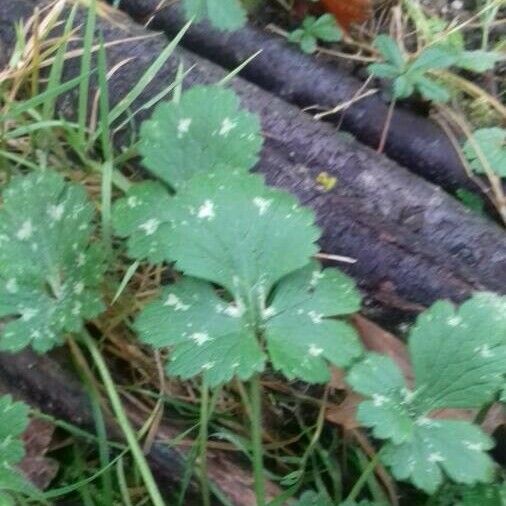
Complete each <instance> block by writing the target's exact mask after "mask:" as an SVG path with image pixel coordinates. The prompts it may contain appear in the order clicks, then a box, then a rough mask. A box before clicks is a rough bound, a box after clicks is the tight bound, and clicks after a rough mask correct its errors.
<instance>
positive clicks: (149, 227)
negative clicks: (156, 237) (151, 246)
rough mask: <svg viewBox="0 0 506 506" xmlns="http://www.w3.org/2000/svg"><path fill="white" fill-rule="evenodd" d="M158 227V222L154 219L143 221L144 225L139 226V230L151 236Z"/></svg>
mask: <svg viewBox="0 0 506 506" xmlns="http://www.w3.org/2000/svg"><path fill="white" fill-rule="evenodd" d="M159 226H160V221H159V220H157V219H156V218H151V219H150V220H148V221H145V222H144V223H142V224H141V225H139V228H141V229H142V230H144V232H145V233H146V235H153V234H154V233H155V232H156V231H157V230H158V227H159Z"/></svg>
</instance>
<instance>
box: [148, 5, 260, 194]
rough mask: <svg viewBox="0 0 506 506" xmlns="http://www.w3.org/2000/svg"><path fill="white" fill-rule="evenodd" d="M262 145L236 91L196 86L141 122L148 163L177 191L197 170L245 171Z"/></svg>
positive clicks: (252, 117)
mask: <svg viewBox="0 0 506 506" xmlns="http://www.w3.org/2000/svg"><path fill="white" fill-rule="evenodd" d="M219 1H220V2H221V1H222V0H219ZM261 147H262V137H261V134H260V122H259V120H258V118H257V116H255V115H254V114H251V113H249V112H247V111H244V110H241V109H240V103H239V98H238V97H237V95H236V94H235V93H234V92H233V91H232V90H229V89H226V88H220V87H217V86H195V87H193V88H191V89H190V90H189V91H186V92H184V93H183V94H182V96H181V99H180V101H179V102H177V103H176V102H164V103H161V104H159V105H158V106H157V108H156V109H155V112H154V113H153V115H152V117H151V119H149V120H147V121H145V122H144V123H143V124H142V127H141V134H140V146H139V150H140V153H141V155H142V156H143V163H144V165H145V167H146V168H147V169H148V170H149V171H151V172H152V173H153V174H154V175H156V176H157V177H158V178H160V179H161V180H162V181H164V182H165V183H167V184H168V185H170V186H171V187H172V188H174V189H178V188H179V187H180V186H181V185H182V184H183V183H184V182H185V181H187V180H188V179H190V177H191V176H192V175H193V174H195V173H197V172H208V171H213V170H215V169H218V168H222V167H226V168H228V169H229V170H230V171H232V170H234V169H239V170H242V171H244V172H247V171H248V170H249V169H250V168H252V167H253V166H254V165H255V163H256V162H257V160H258V153H259V151H260V149H261Z"/></svg>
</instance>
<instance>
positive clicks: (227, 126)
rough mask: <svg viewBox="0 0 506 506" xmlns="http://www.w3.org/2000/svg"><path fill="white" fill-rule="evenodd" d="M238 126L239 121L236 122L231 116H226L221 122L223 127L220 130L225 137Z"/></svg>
mask: <svg viewBox="0 0 506 506" xmlns="http://www.w3.org/2000/svg"><path fill="white" fill-rule="evenodd" d="M236 126H237V123H234V122H233V121H232V120H231V119H230V118H228V117H227V118H225V119H224V120H223V121H222V123H221V128H220V131H219V135H221V136H223V137H227V136H228V134H229V133H230V132H231V131H232V130H233V129H234V128H235V127H236Z"/></svg>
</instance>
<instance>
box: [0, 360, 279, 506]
mask: <svg viewBox="0 0 506 506" xmlns="http://www.w3.org/2000/svg"><path fill="white" fill-rule="evenodd" d="M2 392H3V393H11V394H12V395H14V396H15V397H16V398H18V399H21V400H24V401H25V402H28V403H29V404H30V405H32V406H33V407H34V408H36V409H39V410H40V411H41V412H43V413H46V414H49V415H51V416H54V417H55V418H57V419H59V420H64V421H65V422H67V423H70V424H73V425H75V426H77V427H80V428H82V429H85V430H89V431H92V432H93V431H94V429H95V426H94V421H93V415H92V411H91V406H90V402H89V398H88V396H87V394H86V392H85V390H84V388H83V386H82V384H81V382H80V380H79V379H78V377H77V375H76V372H75V371H74V369H73V367H72V365H71V363H70V361H69V358H68V356H67V355H66V354H65V353H63V352H60V353H58V355H57V356H56V355H53V356H39V355H36V354H34V353H32V352H30V351H25V352H22V353H19V354H16V355H12V354H7V353H0V393H2ZM124 405H125V407H126V409H127V413H128V415H129V418H130V420H131V421H132V423H133V424H134V425H135V426H136V427H138V428H139V427H141V426H142V424H143V423H144V422H145V420H146V418H147V415H146V414H145V413H142V412H141V411H140V410H139V408H138V407H136V406H135V405H133V404H132V403H129V402H128V401H127V400H125V401H124ZM107 429H108V436H109V438H110V440H112V441H122V440H123V438H122V434H121V431H120V429H119V428H118V427H117V425H116V424H115V422H114V420H113V419H112V418H109V419H108V420H107ZM180 432H181V429H180V428H177V427H174V426H171V425H170V423H169V421H168V420H167V419H166V420H164V421H162V423H161V424H160V426H159V429H158V431H157V435H156V438H155V440H154V442H153V445H152V446H151V449H150V451H149V453H148V455H147V459H148V461H149V463H150V465H151V467H152V469H153V472H154V474H155V477H156V479H157V481H158V483H159V486H160V490H161V491H162V493H163V494H164V495H166V496H167V497H169V496H170V494H172V493H174V492H177V491H179V490H180V486H181V481H182V479H183V476H184V473H185V460H186V450H185V449H184V448H181V447H170V446H169V445H168V442H170V440H171V439H173V438H175V437H176V436H177V435H178V434H179V433H180ZM208 468H209V478H210V481H211V484H212V486H214V487H215V488H216V489H217V490H218V491H219V492H220V493H221V494H223V496H224V497H226V498H228V499H229V501H230V502H231V504H233V505H234V506H254V504H255V494H254V492H253V489H252V486H253V480H252V478H251V476H250V473H249V472H248V471H247V470H246V469H244V468H243V467H242V466H240V465H239V464H238V463H237V462H235V461H234V459H232V458H230V456H229V455H227V454H225V453H224V452H220V451H216V450H212V449H210V450H209V463H208ZM267 487H268V491H269V493H270V495H271V496H274V495H275V494H276V493H277V492H278V490H277V488H276V487H275V486H274V485H273V484H272V483H268V484H267ZM185 504H188V505H193V504H195V505H198V504H201V498H200V496H199V492H198V485H197V483H195V482H194V481H192V482H191V483H190V486H189V489H188V493H187V496H186V501H185ZM220 504H221V503H220Z"/></svg>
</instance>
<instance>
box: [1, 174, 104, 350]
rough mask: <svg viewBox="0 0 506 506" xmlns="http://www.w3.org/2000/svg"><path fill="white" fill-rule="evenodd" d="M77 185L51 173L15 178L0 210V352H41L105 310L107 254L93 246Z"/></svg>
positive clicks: (89, 212)
mask: <svg viewBox="0 0 506 506" xmlns="http://www.w3.org/2000/svg"><path fill="white" fill-rule="evenodd" d="M93 214H94V210H93V207H92V205H91V204H90V203H89V201H88V199H87V197H86V192H85V190H84V188H83V187H82V186H79V185H75V184H69V183H66V182H65V181H64V179H63V178H62V177H61V176H60V175H58V174H56V173H51V172H42V173H33V174H30V175H28V176H20V177H16V178H14V179H13V180H12V181H11V183H10V184H9V185H8V186H7V187H6V189H5V190H4V191H3V206H2V207H1V208H0V318H6V324H5V326H4V328H3V330H1V331H0V349H3V350H10V351H17V350H21V349H22V348H24V347H26V346H28V345H31V346H32V347H33V348H34V349H35V350H36V351H39V352H45V351H47V350H49V349H50V348H52V347H53V346H55V345H56V344H59V343H60V342H61V338H62V335H63V334H64V333H65V332H77V331H79V330H80V329H81V328H82V324H83V319H89V318H94V317H96V316H97V315H98V314H100V312H101V311H102V310H103V309H104V305H103V303H102V300H101V296H100V291H99V285H100V283H101V281H102V274H103V271H104V254H103V252H102V249H101V248H100V246H99V245H98V244H90V241H91V234H92V232H93V226H92V219H93Z"/></svg>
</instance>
